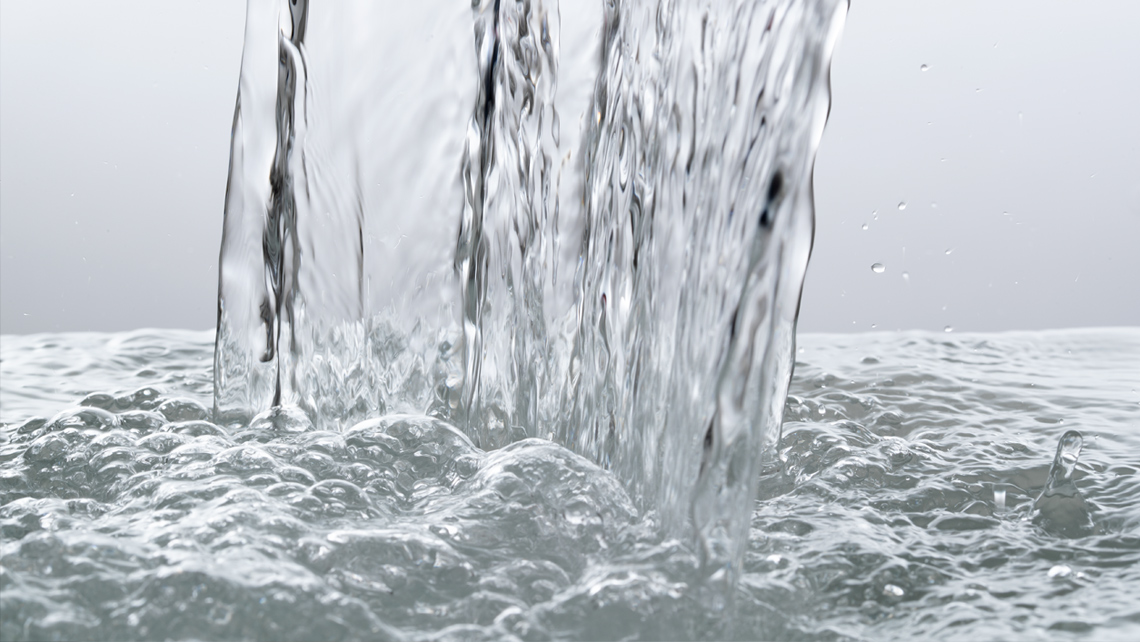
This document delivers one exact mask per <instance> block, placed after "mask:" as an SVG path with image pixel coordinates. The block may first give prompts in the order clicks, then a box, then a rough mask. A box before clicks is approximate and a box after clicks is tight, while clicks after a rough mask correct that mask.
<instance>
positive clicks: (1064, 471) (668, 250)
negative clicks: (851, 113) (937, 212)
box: [0, 0, 1140, 640]
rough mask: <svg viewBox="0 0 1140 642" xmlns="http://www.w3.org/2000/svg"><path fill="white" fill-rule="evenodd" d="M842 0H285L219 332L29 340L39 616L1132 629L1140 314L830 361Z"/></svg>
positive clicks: (227, 262)
mask: <svg viewBox="0 0 1140 642" xmlns="http://www.w3.org/2000/svg"><path fill="white" fill-rule="evenodd" d="M583 7H585V8H583ZM845 8H846V2H844V1H842V0H771V1H767V2H752V1H743V0H742V1H740V2H723V3H701V2H697V1H695V0H661V1H659V2H649V1H629V2H615V3H600V4H599V5H598V6H594V5H592V4H581V5H579V4H575V5H573V6H568V5H559V4H558V3H557V2H553V1H551V2H543V1H541V0H530V1H522V2H514V3H512V2H499V1H494V2H492V1H491V0H488V1H486V2H481V3H480V2H476V3H474V4H473V5H471V6H464V3H457V5H456V6H451V7H445V6H436V5H431V4H428V3H424V4H422V5H421V4H418V3H404V4H403V5H400V6H399V7H398V8H392V7H388V6H384V5H381V4H379V3H368V2H359V3H344V4H341V3H338V4H337V5H336V6H335V8H333V6H332V5H329V4H313V5H312V6H310V3H309V2H307V1H306V0H288V1H285V0H250V2H249V3H248V13H247V22H246V43H245V49H244V53H243V60H242V74H241V83H240V90H239V96H238V102H237V109H236V111H235V119H234V129H233V146H232V155H231V167H230V176H229V185H228V189H227V197H226V212H225V214H226V216H225V228H224V234H223V243H222V248H221V261H220V275H219V298H218V330H217V333H216V335H215V334H213V333H209V334H207V333H193V332H168V331H164V332H157V331H154V332H149V331H139V332H133V333H124V334H118V335H95V334H68V335H50V336H49V335H37V336H27V337H7V336H6V337H4V338H3V343H2V351H3V354H2V355H0V367H2V368H3V373H2V374H3V377H2V380H0V395H2V396H0V421H3V422H4V424H3V433H2V435H3V438H2V440H0V493H2V495H3V496H2V497H0V536H2V537H3V544H2V546H3V550H2V551H0V556H2V557H0V572H2V575H0V580H2V582H3V583H2V586H0V588H2V589H3V592H2V594H0V607H2V616H0V634H2V637H3V639H5V640H7V639H250V638H261V639H298V640H310V639H362V638H369V639H372V638H376V639H389V638H390V639H409V640H413V639H429V638H430V639H463V640H466V639H481V638H482V639H505V638H512V637H513V638H518V639H524V640H530V639H562V638H577V639H622V638H641V639H676V638H685V639H688V638H705V639H721V638H740V639H758V638H759V639H770V638H776V639H798V638H804V639H841V638H853V639H862V638H866V639H882V638H891V637H900V638H913V637H937V638H944V639H945V638H956V637H977V636H978V635H983V636H985V637H987V638H990V637H1002V636H1008V637H1019V638H1021V637H1048V638H1052V637H1055V636H1057V635H1059V634H1089V633H1090V632H1092V633H1093V634H1095V635H1096V636H1097V637H1098V638H1108V637H1114V636H1115V637H1121V638H1127V637H1129V636H1135V635H1136V634H1137V630H1138V628H1140V610H1138V609H1137V603H1138V601H1137V600H1132V599H1129V597H1128V591H1127V588H1128V587H1130V586H1132V585H1135V584H1136V581H1135V580H1136V579H1137V578H1136V570H1135V563H1136V561H1137V557H1138V556H1140V539H1138V536H1137V532H1136V526H1137V517H1138V515H1137V510H1136V509H1135V508H1134V506H1133V503H1132V502H1131V498H1132V497H1133V496H1135V494H1136V493H1135V488H1134V486H1135V483H1136V482H1135V476H1136V475H1135V474H1136V467H1135V462H1134V461H1133V459H1134V457H1130V455H1131V454H1132V453H1135V452H1136V444H1135V443H1133V442H1134V441H1135V440H1136V439H1137V433H1138V430H1137V428H1138V426H1137V423H1136V422H1137V416H1138V415H1140V412H1138V411H1140V406H1138V403H1140V397H1137V393H1136V389H1137V388H1138V387H1140V382H1138V378H1140V377H1138V372H1137V368H1136V366H1135V364H1136V363H1138V362H1140V331H1138V330H1136V329H1119V330H1086V331H1067V332H1051V333H1025V334H1007V335H974V336H971V335H958V334H954V335H953V336H951V335H946V334H943V333H938V334H922V333H911V334H907V333H896V334H889V335H888V334H882V335H861V336H843V337H824V336H814V337H813V336H809V337H800V338H799V339H800V348H799V351H798V352H797V350H796V337H795V318H796V314H797V310H798V306H799V296H800V289H801V286H802V282H803V276H804V271H805V269H806V265H807V259H808V255H809V253H810V248H811V238H812V228H813V204H812V193H811V172H812V164H813V162H814V155H815V150H816V147H817V145H818V143H819V140H820V136H821V133H822V128H823V125H824V122H825V120H826V114H827V109H828V101H829V90H828V83H827V74H828V67H829V64H830V55H831V50H832V47H833V46H834V43H835V40H836V38H837V37H838V33H839V29H840V27H841V25H842V22H843V17H844V10H845ZM425 43H426V44H425ZM900 207H901V205H900ZM881 267H882V266H878V265H877V264H876V266H875V267H873V269H874V270H875V271H881V270H880V269H879V268H881ZM797 355H798V359H797ZM797 361H798V362H797ZM794 362H797V363H795V374H796V378H795V380H794V381H792V380H791V374H792V371H793V363H794ZM789 384H790V385H791V394H790V396H789V395H788V391H789ZM76 404H78V405H76Z"/></svg>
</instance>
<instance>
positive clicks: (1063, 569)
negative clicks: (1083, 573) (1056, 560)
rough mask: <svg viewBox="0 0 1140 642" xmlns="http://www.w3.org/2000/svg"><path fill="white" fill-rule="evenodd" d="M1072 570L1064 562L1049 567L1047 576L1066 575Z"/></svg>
mask: <svg viewBox="0 0 1140 642" xmlns="http://www.w3.org/2000/svg"><path fill="white" fill-rule="evenodd" d="M1072 572H1073V569H1071V568H1069V567H1068V566H1066V565H1064V564H1058V565H1056V566H1054V567H1053V568H1051V569H1049V577H1068V576H1069V574H1070V573H1072Z"/></svg>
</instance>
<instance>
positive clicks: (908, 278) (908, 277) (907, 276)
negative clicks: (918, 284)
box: [902, 272, 910, 283]
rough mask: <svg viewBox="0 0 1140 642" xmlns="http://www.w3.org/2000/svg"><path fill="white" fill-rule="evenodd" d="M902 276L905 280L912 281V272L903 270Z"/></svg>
mask: <svg viewBox="0 0 1140 642" xmlns="http://www.w3.org/2000/svg"><path fill="white" fill-rule="evenodd" d="M902 278H903V281H906V282H907V283H910V272H903V273H902Z"/></svg>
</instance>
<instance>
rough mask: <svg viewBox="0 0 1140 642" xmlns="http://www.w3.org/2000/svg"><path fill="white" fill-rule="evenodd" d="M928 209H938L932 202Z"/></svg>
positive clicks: (936, 204)
mask: <svg viewBox="0 0 1140 642" xmlns="http://www.w3.org/2000/svg"><path fill="white" fill-rule="evenodd" d="M930 209H932V210H936V209H938V203H935V202H933V201H932V202H931V203H930Z"/></svg>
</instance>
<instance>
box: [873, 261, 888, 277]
mask: <svg viewBox="0 0 1140 642" xmlns="http://www.w3.org/2000/svg"><path fill="white" fill-rule="evenodd" d="M871 271H872V272H874V273H875V274H882V273H883V272H886V271H887V266H885V265H883V264H882V263H873V264H871Z"/></svg>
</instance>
